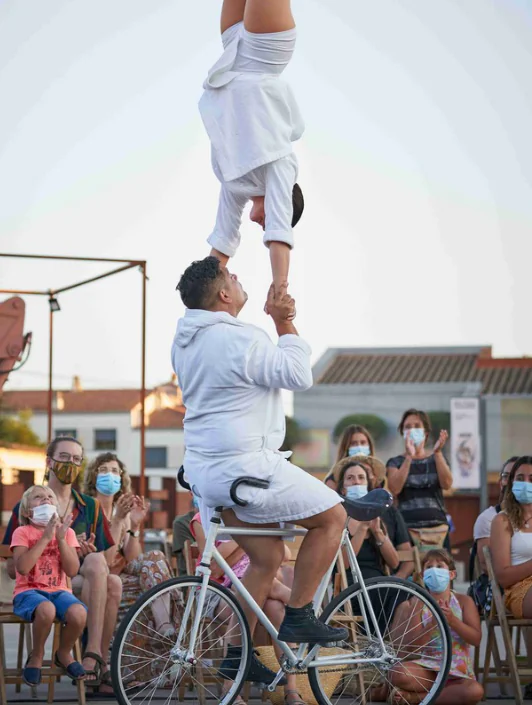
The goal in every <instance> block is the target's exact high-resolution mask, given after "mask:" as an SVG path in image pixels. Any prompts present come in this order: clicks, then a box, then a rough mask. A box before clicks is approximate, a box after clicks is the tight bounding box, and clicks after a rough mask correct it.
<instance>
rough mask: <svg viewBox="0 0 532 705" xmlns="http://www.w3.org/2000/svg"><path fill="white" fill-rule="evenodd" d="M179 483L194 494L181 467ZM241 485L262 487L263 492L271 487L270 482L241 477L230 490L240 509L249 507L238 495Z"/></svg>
mask: <svg viewBox="0 0 532 705" xmlns="http://www.w3.org/2000/svg"><path fill="white" fill-rule="evenodd" d="M177 481H178V482H179V484H180V485H181V487H184V488H185V490H188V491H189V492H192V488H191V487H190V485H189V484H188V482H187V481H186V480H185V468H184V467H183V466H181V467H180V468H179V470H178V471H177ZM240 485H249V486H250V487H260V488H261V489H263V490H266V489H268V487H269V486H270V483H269V481H268V480H260V479H259V478H257V477H239V478H238V480H235V481H234V482H233V484H232V485H231V489H230V490H229V495H230V497H231V499H232V500H233V502H234V503H235V504H236V505H237V506H239V507H247V505H248V503H247V501H246V500H245V499H240V497H239V496H238V495H237V493H236V491H237V490H238V488H239V487H240Z"/></svg>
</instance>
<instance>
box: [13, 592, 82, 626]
mask: <svg viewBox="0 0 532 705" xmlns="http://www.w3.org/2000/svg"><path fill="white" fill-rule="evenodd" d="M41 602H51V603H52V605H53V606H54V607H55V613H56V619H59V620H60V621H61V622H64V621H65V617H66V613H67V612H68V608H69V607H71V606H72V605H83V607H85V609H87V607H86V606H85V605H84V604H83V602H80V601H79V600H78V598H77V597H74V595H73V594H72V593H71V592H68V591H67V590H58V591H57V592H46V591H44V590H25V591H24V592H20V593H19V594H18V595H16V597H15V599H14V600H13V612H14V613H15V614H16V615H17V617H20V618H21V619H23V620H24V621H26V622H33V617H34V614H35V610H36V609H37V607H38V606H39V605H40V604H41Z"/></svg>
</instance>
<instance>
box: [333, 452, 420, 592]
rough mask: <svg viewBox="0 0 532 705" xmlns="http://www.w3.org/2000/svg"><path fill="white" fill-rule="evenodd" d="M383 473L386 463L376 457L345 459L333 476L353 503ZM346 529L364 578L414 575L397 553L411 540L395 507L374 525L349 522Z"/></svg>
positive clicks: (369, 488) (411, 564)
mask: <svg viewBox="0 0 532 705" xmlns="http://www.w3.org/2000/svg"><path fill="white" fill-rule="evenodd" d="M381 467H382V470H381V469H380V468H381ZM384 472H385V471H384V466H383V464H382V463H380V461H378V460H377V459H376V458H364V459H363V458H360V457H356V458H344V460H341V461H340V462H339V463H337V464H336V465H335V466H334V468H333V476H334V477H335V478H338V490H337V491H338V493H339V494H340V495H342V497H345V498H346V499H350V500H357V499H360V498H362V497H365V495H367V493H368V492H369V491H371V490H372V489H374V488H375V486H376V485H378V484H380V483H379V479H380V478H379V477H377V475H380V476H384ZM347 528H348V531H349V535H350V539H351V545H352V546H353V549H354V551H355V553H356V555H357V560H358V564H359V566H360V570H361V571H362V575H363V576H364V578H373V577H379V576H383V575H385V574H386V569H388V570H389V571H390V572H391V573H392V574H396V575H398V576H399V577H402V578H407V577H408V576H409V575H410V574H411V573H412V571H413V568H414V565H413V563H411V562H405V563H401V562H400V561H399V556H398V554H397V551H402V550H408V549H409V548H410V540H409V536H408V530H407V528H406V526H405V524H404V522H403V520H402V518H401V515H400V514H399V512H398V511H397V509H396V508H395V507H390V508H389V509H387V510H386V512H385V513H384V514H383V516H382V517H381V518H379V519H374V520H373V521H371V522H360V521H355V520H354V519H349V522H348V525H347ZM349 579H350V571H348V580H349Z"/></svg>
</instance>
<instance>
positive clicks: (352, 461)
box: [332, 455, 386, 486]
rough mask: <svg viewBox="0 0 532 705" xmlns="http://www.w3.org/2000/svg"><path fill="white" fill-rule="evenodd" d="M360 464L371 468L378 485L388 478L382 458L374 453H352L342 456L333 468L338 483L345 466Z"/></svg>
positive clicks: (333, 474)
mask: <svg viewBox="0 0 532 705" xmlns="http://www.w3.org/2000/svg"><path fill="white" fill-rule="evenodd" d="M359 464H360V465H365V466H367V467H370V468H371V470H372V472H373V477H374V478H375V482H376V483H377V485H379V486H380V485H381V484H382V483H383V482H384V481H385V480H386V467H385V465H384V463H383V462H382V460H379V459H378V458H377V457H376V456H374V455H350V456H349V457H348V458H342V460H340V461H339V462H338V463H336V465H335V466H334V467H333V469H332V476H333V478H334V481H335V482H336V484H338V482H339V481H340V475H341V473H342V470H343V469H344V468H346V467H348V468H349V467H352V466H353V465H359Z"/></svg>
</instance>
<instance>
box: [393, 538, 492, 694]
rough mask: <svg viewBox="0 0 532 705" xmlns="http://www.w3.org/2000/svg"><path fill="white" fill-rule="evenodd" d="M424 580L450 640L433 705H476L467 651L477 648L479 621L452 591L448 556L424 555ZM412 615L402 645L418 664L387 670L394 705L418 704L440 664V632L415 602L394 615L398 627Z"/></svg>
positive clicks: (477, 686) (472, 609) (435, 552)
mask: <svg viewBox="0 0 532 705" xmlns="http://www.w3.org/2000/svg"><path fill="white" fill-rule="evenodd" d="M422 567H423V580H424V583H425V587H426V589H427V590H428V591H429V592H430V594H431V595H432V597H433V598H434V599H435V600H436V602H437V603H438V604H439V606H440V608H441V610H442V612H443V614H444V616H445V618H446V619H447V623H448V625H449V628H450V630H451V636H452V661H451V670H450V671H449V677H448V679H447V681H446V683H445V686H444V688H443V690H442V691H441V693H440V695H439V696H438V699H437V700H436V703H437V705H456V704H457V703H460V705H476V704H477V703H479V702H480V701H481V700H482V699H483V697H484V689H483V688H482V686H481V685H480V683H478V682H477V680H476V679H475V672H474V670H473V658H472V655H471V647H472V646H479V645H480V640H481V638H482V631H481V627H480V617H479V614H478V612H477V609H476V607H475V603H474V602H473V600H472V599H471V598H470V597H468V596H467V595H461V594H459V593H455V592H453V591H452V589H451V584H452V581H453V580H454V579H455V578H456V570H455V565H454V561H453V559H452V558H451V555H450V554H449V553H448V552H447V551H445V550H444V549H435V550H431V551H428V552H427V553H426V554H425V555H424V556H423V563H422ZM409 607H410V610H411V612H412V614H411V615H409V617H408V619H407V623H408V625H409V630H408V632H409V633H408V635H407V636H406V635H405V637H404V638H402V639H401V641H402V643H405V639H407V640H408V642H407V643H410V644H414V645H415V646H416V649H415V651H416V652H417V653H419V652H421V653H420V656H421V657H420V658H418V659H412V660H409V661H405V662H403V663H400V664H397V665H395V666H393V667H392V669H391V670H390V682H391V683H392V684H393V686H394V687H395V690H394V692H393V701H394V702H395V703H398V704H399V703H419V701H420V698H421V697H422V696H423V697H424V696H425V695H426V692H427V690H428V688H429V686H430V683H431V682H434V680H435V679H436V673H437V672H438V671H439V670H440V668H441V664H442V644H441V631H440V629H439V628H438V627H437V626H436V625H434V624H433V622H432V617H431V615H430V613H429V611H428V609H427V608H426V607H423V605H422V603H421V602H420V601H419V600H418V601H416V602H415V603H413V604H411V603H410V601H408V602H405V603H403V605H401V607H400V609H399V610H398V615H397V616H399V613H400V614H401V622H402V621H403V620H404V617H405V613H404V610H408V608H409Z"/></svg>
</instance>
